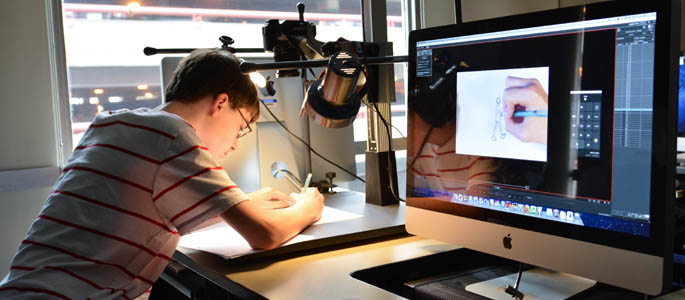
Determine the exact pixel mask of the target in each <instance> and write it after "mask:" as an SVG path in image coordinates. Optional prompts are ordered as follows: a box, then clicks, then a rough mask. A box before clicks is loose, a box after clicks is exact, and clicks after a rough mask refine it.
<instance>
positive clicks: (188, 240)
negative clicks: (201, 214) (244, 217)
mask: <svg viewBox="0 0 685 300" xmlns="http://www.w3.org/2000/svg"><path fill="white" fill-rule="evenodd" d="M361 217H362V215H359V214H353V213H350V212H346V211H343V210H340V209H335V208H332V207H328V206H324V208H323V211H322V212H321V219H320V220H319V221H318V222H316V223H314V225H320V224H326V223H333V222H340V221H345V220H350V219H355V218H361ZM312 239H314V236H311V235H306V234H299V235H297V236H295V237H294V238H292V239H290V240H289V241H287V242H286V243H284V244H283V245H292V244H296V243H300V242H304V241H309V240H312ZM178 245H179V246H181V247H185V248H190V249H196V250H201V251H205V252H209V253H213V254H217V255H221V256H223V257H225V258H229V259H230V258H236V257H239V256H243V255H246V254H250V253H255V252H259V251H262V250H255V249H252V247H250V245H249V244H248V243H247V241H246V240H245V239H244V238H243V237H242V236H241V235H240V234H239V233H238V232H237V231H235V229H233V227H231V226H229V225H228V224H226V223H225V222H219V223H217V224H214V225H211V226H208V227H205V228H202V229H201V230H198V231H196V232H193V233H190V234H187V235H184V236H182V237H181V241H180V242H179V244H178Z"/></svg>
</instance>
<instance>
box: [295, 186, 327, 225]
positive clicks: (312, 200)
mask: <svg viewBox="0 0 685 300" xmlns="http://www.w3.org/2000/svg"><path fill="white" fill-rule="evenodd" d="M290 196H292V197H293V198H295V200H296V201H297V204H296V205H298V206H300V205H301V206H302V208H303V209H304V213H305V215H307V216H309V218H310V219H311V223H310V224H313V223H316V222H317V221H319V219H321V211H322V210H323V195H321V193H319V190H318V189H317V188H307V191H306V192H302V193H291V194H290Z"/></svg>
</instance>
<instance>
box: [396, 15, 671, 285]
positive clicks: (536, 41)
mask: <svg viewBox="0 0 685 300" xmlns="http://www.w3.org/2000/svg"><path fill="white" fill-rule="evenodd" d="M617 6H618V5H616V4H614V3H606V4H597V5H589V6H584V7H575V8H568V9H561V10H554V11H545V12H539V13H534V14H529V15H522V16H513V17H506V18H500V19H491V20H485V21H478V22H473V23H471V24H469V23H465V24H463V25H453V26H448V27H442V28H435V29H433V28H429V29H424V30H419V31H414V32H412V34H411V35H410V53H409V57H410V64H409V72H410V76H409V87H410V95H409V124H408V125H409V127H408V128H409V136H408V141H407V147H408V159H407V163H408V168H407V206H408V207H407V209H408V213H407V214H408V216H407V228H408V231H409V232H410V233H413V232H412V231H413V230H416V232H417V233H418V234H419V235H424V236H429V237H437V236H441V234H439V233H435V231H436V230H442V229H438V228H436V227H431V225H430V224H431V222H433V221H432V220H434V219H433V217H434V216H439V218H441V217H445V216H447V217H448V218H446V219H445V220H447V221H448V222H447V223H446V224H445V223H441V224H440V225H439V226H440V227H445V226H455V228H451V229H455V230H456V227H459V228H461V226H466V224H470V225H469V226H476V227H475V228H470V229H465V230H471V231H477V232H481V233H483V235H480V236H479V235H464V236H470V239H471V240H469V239H465V238H464V239H462V238H460V237H459V234H458V233H457V231H453V232H452V233H451V235H450V234H449V233H448V234H447V235H448V236H449V237H448V238H447V239H448V240H450V241H454V242H457V243H459V244H462V245H465V246H467V247H472V248H476V250H480V251H484V252H488V253H492V254H496V255H504V256H508V257H511V258H514V259H516V260H521V261H526V262H529V263H537V264H541V265H542V266H543V267H548V268H554V269H561V270H572V271H573V272H575V273H576V274H578V273H582V274H579V275H581V276H583V275H585V276H590V275H587V273H584V272H583V270H581V269H579V268H581V266H572V267H571V268H566V267H564V266H562V265H563V264H561V263H557V262H553V261H552V260H551V259H550V260H547V259H542V260H540V259H535V258H531V257H533V256H535V255H540V254H533V253H524V252H520V253H519V252H516V253H514V252H512V251H510V250H511V249H507V247H506V245H505V246H503V245H502V242H501V241H502V237H503V236H504V235H507V234H508V236H511V235H512V234H513V233H514V232H516V233H518V234H520V235H523V234H525V233H527V232H534V233H539V234H538V235H531V236H530V238H527V241H528V242H532V243H540V244H542V245H544V244H546V243H548V242H549V241H547V242H545V241H544V238H545V237H547V236H553V237H558V238H563V239H565V240H568V241H582V242H583V243H581V244H580V245H581V247H585V245H586V244H585V243H592V244H598V245H604V246H607V247H611V248H616V249H626V250H628V251H634V252H636V253H641V254H646V255H648V256H656V257H659V256H661V257H663V256H662V254H663V253H664V251H666V249H665V248H668V247H667V246H665V244H664V243H665V238H664V227H665V226H666V225H665V224H667V222H666V221H665V219H664V216H665V215H666V213H665V211H664V205H665V204H664V202H667V201H664V200H665V199H671V198H667V197H666V196H665V195H666V194H665V193H666V192H667V191H670V190H672V183H671V184H670V186H671V187H670V190H669V185H667V184H665V183H664V182H666V181H667V180H668V179H667V178H670V179H672V175H667V172H666V171H665V170H666V169H669V168H670V170H671V171H674V170H673V169H672V168H673V167H672V166H670V167H669V166H667V164H666V162H664V161H659V159H658V158H659V157H665V156H664V155H666V154H668V153H669V151H671V152H670V153H673V148H674V143H673V141H674V140H675V138H674V135H675V132H674V131H668V130H654V129H655V128H666V124H669V123H668V121H667V119H669V118H671V120H673V117H674V116H673V114H672V113H671V114H670V115H669V113H668V110H669V109H670V105H674V99H672V98H674V97H671V96H670V94H669V93H668V91H669V88H670V89H671V91H675V89H674V88H673V87H672V86H669V84H670V85H673V84H672V83H673V82H675V81H674V80H670V81H669V78H672V77H673V75H674V74H671V77H669V69H668V63H670V62H669V59H671V60H672V61H675V58H676V53H675V51H674V49H675V47H674V46H673V45H671V40H670V39H671V30H670V27H669V26H670V24H669V23H668V22H669V18H670V16H668V14H666V13H665V12H666V10H663V11H662V10H661V9H663V7H659V5H651V4H647V5H645V4H640V5H636V6H622V7H620V8H619V7H617ZM662 6H663V5H662ZM627 7H630V8H627ZM675 40H676V41H677V38H675ZM672 73H674V72H672ZM669 82H670V83H669ZM673 95H674V94H673ZM670 110H671V111H673V110H674V109H670ZM670 124H672V123H670ZM662 126H663V127H662ZM669 134H670V135H673V138H671V139H667V138H666V139H664V137H665V136H667V135H669ZM667 140H670V142H669V141H667ZM669 176H670V177H669ZM669 196H670V197H672V194H671V195H669ZM656 199H659V201H656ZM416 212H420V215H421V216H428V217H427V218H415V217H416V216H418V215H419V214H416ZM424 212H428V213H429V214H428V215H425V214H424ZM431 213H439V215H433V214H431ZM449 216H455V217H458V218H454V219H449ZM450 220H454V221H455V222H454V223H450V222H451V221H450ZM462 221H464V222H462ZM473 221H480V222H477V223H472V222H473ZM460 222H462V223H460ZM487 224H493V225H495V226H494V227H493V228H495V231H494V232H496V233H495V236H493V237H492V238H493V239H494V240H495V241H496V242H494V243H495V244H493V245H490V244H488V245H487V246H485V245H483V243H482V242H481V241H473V240H472V239H473V237H474V236H476V237H477V238H478V239H488V238H489V237H485V235H486V232H488V231H487V229H486V228H488V227H487ZM514 229H516V230H514ZM499 234H502V235H499ZM481 247H482V248H481ZM546 249H547V250H548V251H553V250H550V249H552V248H546ZM593 249H594V248H593ZM586 250H587V247H586ZM537 251H538V252H539V251H543V252H544V250H537ZM592 251H595V250H592ZM581 252H582V251H580V252H578V253H581ZM590 253H595V252H590ZM547 254H549V253H547ZM542 255H545V253H543V254H542ZM561 259H564V258H563V256H562V258H561ZM624 263H628V261H624ZM600 265H601V264H600ZM569 272H570V271H569ZM660 275H662V274H660ZM597 277H602V275H597ZM597 280H602V281H603V280H604V278H603V277H602V278H601V279H597ZM612 283H613V284H617V283H615V282H612ZM659 284H661V281H660V282H659Z"/></svg>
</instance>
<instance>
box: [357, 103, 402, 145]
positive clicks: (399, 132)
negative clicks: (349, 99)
mask: <svg viewBox="0 0 685 300" xmlns="http://www.w3.org/2000/svg"><path fill="white" fill-rule="evenodd" d="M362 102H363V103H364V104H365V105H366V106H371V107H373V106H372V105H371V104H369V102H367V101H362ZM376 113H378V114H380V112H379V111H378V110H376ZM388 125H390V127H392V128H393V129H395V131H397V133H398V134H399V135H400V136H401V137H402V138H405V139H406V138H407V137H406V136H404V134H403V133H402V130H400V129H399V128H397V127H396V126H395V125H392V124H388Z"/></svg>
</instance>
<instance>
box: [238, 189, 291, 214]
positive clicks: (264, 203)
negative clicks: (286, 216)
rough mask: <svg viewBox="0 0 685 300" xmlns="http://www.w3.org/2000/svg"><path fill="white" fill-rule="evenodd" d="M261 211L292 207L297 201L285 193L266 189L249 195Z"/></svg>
mask: <svg viewBox="0 0 685 300" xmlns="http://www.w3.org/2000/svg"><path fill="white" fill-rule="evenodd" d="M247 196H248V197H250V199H251V200H252V201H253V202H254V204H255V207H257V208H259V209H279V208H286V207H290V206H292V205H294V204H295V199H293V198H292V197H290V196H288V195H286V194H285V193H282V192H279V191H277V190H274V189H273V188H271V187H265V188H263V189H261V190H259V191H256V192H252V193H249V194H247Z"/></svg>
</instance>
